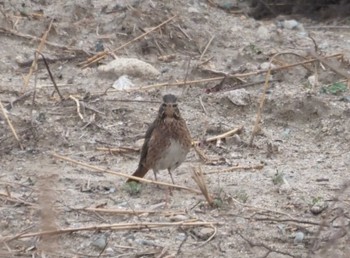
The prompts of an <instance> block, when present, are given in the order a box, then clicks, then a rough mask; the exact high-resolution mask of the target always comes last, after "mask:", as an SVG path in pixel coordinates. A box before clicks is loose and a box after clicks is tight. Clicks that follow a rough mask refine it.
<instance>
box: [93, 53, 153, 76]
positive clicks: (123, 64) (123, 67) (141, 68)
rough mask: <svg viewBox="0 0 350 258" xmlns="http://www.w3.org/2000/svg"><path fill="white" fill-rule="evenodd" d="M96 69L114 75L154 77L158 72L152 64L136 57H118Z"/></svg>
mask: <svg viewBox="0 0 350 258" xmlns="http://www.w3.org/2000/svg"><path fill="white" fill-rule="evenodd" d="M98 70H99V71H100V72H103V73H109V74H113V75H116V76H122V75H131V76H137V77H149V76H151V77H156V76H157V75H159V74H160V72H159V71H158V70H157V69H156V68H154V67H153V66H152V65H150V64H148V63H146V62H144V61H141V60H139V59H136V58H124V57H121V58H118V59H115V60H113V61H111V62H109V63H108V64H106V65H101V66H99V67H98Z"/></svg>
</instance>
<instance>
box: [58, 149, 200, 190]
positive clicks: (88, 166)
mask: <svg viewBox="0 0 350 258" xmlns="http://www.w3.org/2000/svg"><path fill="white" fill-rule="evenodd" d="M51 156H53V157H55V158H58V159H61V160H65V161H68V162H70V163H73V164H76V165H79V166H81V167H85V168H89V169H92V170H93V171H96V172H102V173H107V174H111V175H116V176H121V177H125V178H132V179H137V180H138V181H140V182H144V183H148V184H156V185H162V186H167V187H172V188H177V189H182V190H187V191H190V192H193V193H201V192H200V191H198V190H195V189H192V188H188V187H185V186H181V185H173V184H168V183H164V182H158V181H153V180H148V179H145V178H140V177H135V176H129V175H127V174H123V173H119V172H115V171H112V170H110V169H103V168H99V167H96V166H92V165H89V164H87V163H84V162H80V161H77V160H74V159H71V158H68V157H65V156H61V155H59V154H56V153H52V154H51Z"/></svg>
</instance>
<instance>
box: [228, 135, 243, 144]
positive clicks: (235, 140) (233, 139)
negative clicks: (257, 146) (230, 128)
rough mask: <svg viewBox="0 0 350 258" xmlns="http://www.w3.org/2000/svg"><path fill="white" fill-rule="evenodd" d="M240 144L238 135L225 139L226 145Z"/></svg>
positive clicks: (240, 140)
mask: <svg viewBox="0 0 350 258" xmlns="http://www.w3.org/2000/svg"><path fill="white" fill-rule="evenodd" d="M242 143H243V141H242V139H241V137H240V136H239V135H238V134H235V135H233V136H232V137H228V138H226V144H227V145H241V144H242Z"/></svg>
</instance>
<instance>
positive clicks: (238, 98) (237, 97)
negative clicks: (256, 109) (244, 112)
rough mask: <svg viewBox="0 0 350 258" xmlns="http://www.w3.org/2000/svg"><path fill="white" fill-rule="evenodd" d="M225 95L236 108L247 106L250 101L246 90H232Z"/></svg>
mask: <svg viewBox="0 0 350 258" xmlns="http://www.w3.org/2000/svg"><path fill="white" fill-rule="evenodd" d="M225 95H226V96H227V97H228V99H229V100H230V101H231V102H232V103H233V104H235V105H237V106H247V105H248V104H249V101H250V95H249V92H248V91H247V90H246V89H237V90H232V91H229V92H227V93H225Z"/></svg>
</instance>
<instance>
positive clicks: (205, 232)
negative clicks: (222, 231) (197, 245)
mask: <svg viewBox="0 0 350 258" xmlns="http://www.w3.org/2000/svg"><path fill="white" fill-rule="evenodd" d="M193 233H194V234H195V235H196V236H197V237H198V238H199V239H201V240H207V239H208V238H209V237H211V236H212V235H213V234H214V229H213V228H201V229H198V228H196V229H194V230H193Z"/></svg>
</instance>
